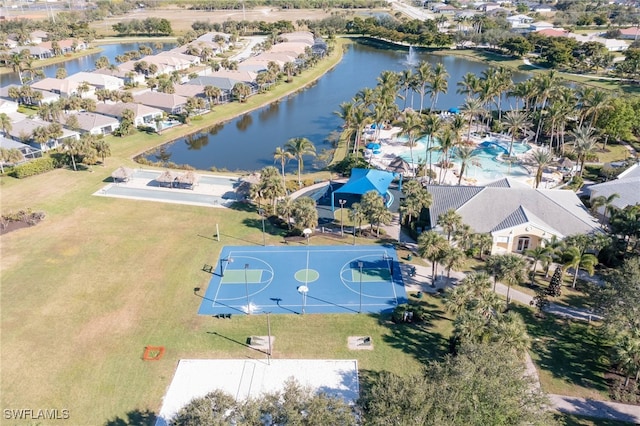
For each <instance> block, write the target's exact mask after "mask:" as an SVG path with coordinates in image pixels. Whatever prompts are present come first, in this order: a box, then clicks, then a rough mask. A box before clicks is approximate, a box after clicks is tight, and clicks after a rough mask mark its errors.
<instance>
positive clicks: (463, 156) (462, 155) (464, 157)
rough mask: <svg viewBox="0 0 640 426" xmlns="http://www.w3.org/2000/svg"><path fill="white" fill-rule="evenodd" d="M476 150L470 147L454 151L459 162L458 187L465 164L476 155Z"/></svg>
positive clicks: (465, 146) (462, 147)
mask: <svg viewBox="0 0 640 426" xmlns="http://www.w3.org/2000/svg"><path fill="white" fill-rule="evenodd" d="M476 152H477V151H476V150H475V149H474V148H473V147H472V146H467V145H464V146H460V147H458V149H456V153H455V155H456V157H457V158H458V159H459V160H460V175H459V176H458V185H460V183H461V182H462V178H463V176H464V172H465V171H466V168H467V163H469V161H471V159H472V158H473V157H475V155H476Z"/></svg>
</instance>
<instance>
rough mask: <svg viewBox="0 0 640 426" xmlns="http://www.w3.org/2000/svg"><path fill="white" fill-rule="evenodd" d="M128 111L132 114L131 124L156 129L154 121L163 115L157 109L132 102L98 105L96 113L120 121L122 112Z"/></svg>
mask: <svg viewBox="0 0 640 426" xmlns="http://www.w3.org/2000/svg"><path fill="white" fill-rule="evenodd" d="M126 109H128V110H130V111H132V112H133V114H134V119H133V124H134V125H135V126H136V127H137V126H151V127H156V119H158V120H160V119H162V117H163V116H164V113H163V112H162V111H161V110H159V109H158V108H153V107H150V106H147V105H142V104H137V103H133V102H116V103H98V104H97V105H96V112H97V113H99V114H102V115H106V116H109V117H114V118H117V119H118V120H122V112H123V111H124V110H126Z"/></svg>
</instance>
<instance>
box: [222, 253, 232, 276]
mask: <svg viewBox="0 0 640 426" xmlns="http://www.w3.org/2000/svg"><path fill="white" fill-rule="evenodd" d="M222 262H227V263H232V262H233V259H232V258H230V257H227V258H225V259H220V276H221V277H224V269H222Z"/></svg>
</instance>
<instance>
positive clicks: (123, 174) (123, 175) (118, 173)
mask: <svg viewBox="0 0 640 426" xmlns="http://www.w3.org/2000/svg"><path fill="white" fill-rule="evenodd" d="M132 176H133V169H130V168H128V167H118V168H117V169H115V170H114V171H113V173H111V179H113V181H114V182H128V181H129V179H131V177H132Z"/></svg>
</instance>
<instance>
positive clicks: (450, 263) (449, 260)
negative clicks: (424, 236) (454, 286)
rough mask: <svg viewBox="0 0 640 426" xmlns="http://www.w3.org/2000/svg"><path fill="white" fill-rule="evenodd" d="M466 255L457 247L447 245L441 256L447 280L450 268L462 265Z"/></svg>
mask: <svg viewBox="0 0 640 426" xmlns="http://www.w3.org/2000/svg"><path fill="white" fill-rule="evenodd" d="M466 258H467V256H466V255H465V254H464V251H463V250H462V249H460V248H458V247H447V249H446V250H445V251H444V253H443V256H442V262H443V264H444V266H445V267H446V268H447V281H448V280H450V279H451V269H460V268H461V267H463V266H464V261H465V259H466Z"/></svg>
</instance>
